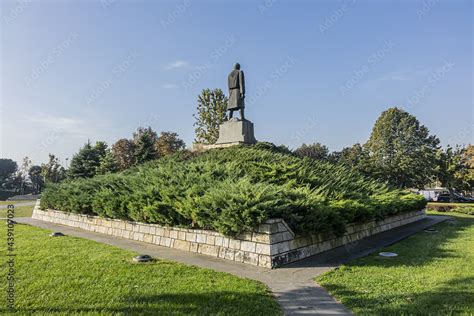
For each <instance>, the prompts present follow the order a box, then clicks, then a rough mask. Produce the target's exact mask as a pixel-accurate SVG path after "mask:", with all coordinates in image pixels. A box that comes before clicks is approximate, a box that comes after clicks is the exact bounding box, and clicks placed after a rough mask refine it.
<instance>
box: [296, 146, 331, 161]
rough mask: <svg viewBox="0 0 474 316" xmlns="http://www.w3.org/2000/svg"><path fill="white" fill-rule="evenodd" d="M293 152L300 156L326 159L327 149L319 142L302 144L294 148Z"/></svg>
mask: <svg viewBox="0 0 474 316" xmlns="http://www.w3.org/2000/svg"><path fill="white" fill-rule="evenodd" d="M295 154H297V155H298V156H300V157H309V158H313V159H317V160H327V159H328V155H329V149H328V148H327V147H326V146H325V145H322V144H321V143H314V144H310V145H306V144H303V145H301V146H300V147H299V148H297V149H296V150H295Z"/></svg>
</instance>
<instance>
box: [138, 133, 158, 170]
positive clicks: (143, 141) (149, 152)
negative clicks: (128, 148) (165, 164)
mask: <svg viewBox="0 0 474 316" xmlns="http://www.w3.org/2000/svg"><path fill="white" fill-rule="evenodd" d="M157 141H158V135H157V134H156V132H155V131H154V130H153V129H152V128H151V127H147V128H143V127H139V128H138V129H137V131H136V132H135V133H133V144H134V149H135V150H134V158H135V163H136V164H141V163H144V162H147V161H150V160H154V159H157V158H158V152H157V150H156V147H155V144H156V142H157Z"/></svg>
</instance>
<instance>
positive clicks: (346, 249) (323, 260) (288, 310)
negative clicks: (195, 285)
mask: <svg viewBox="0 0 474 316" xmlns="http://www.w3.org/2000/svg"><path fill="white" fill-rule="evenodd" d="M447 218H448V217H444V216H428V218H426V219H423V220H421V221H418V222H415V223H412V224H409V225H405V226H402V227H398V228H395V229H392V230H390V231H387V232H383V233H380V234H377V235H375V236H372V237H369V238H366V239H365V240H362V241H359V242H356V243H353V244H351V245H347V246H343V247H339V248H337V249H334V250H331V251H327V252H325V253H324V254H320V255H317V256H313V257H310V258H306V259H303V260H301V261H298V262H295V263H292V264H289V265H286V266H283V267H281V268H278V269H273V270H269V269H265V268H260V267H254V266H251V265H248V264H243V263H238V262H234V261H228V260H224V259H219V258H214V257H210V256H205V255H200V254H196V253H191V252H186V251H180V250H176V249H172V248H166V247H161V246H157V245H153V244H147V243H143V242H138V241H133V240H128V239H123V238H117V237H113V236H109V235H104V234H99V233H94V232H89V231H85V230H81V229H78V228H72V227H67V226H62V225H57V224H53V223H49V222H43V221H39V220H35V219H32V218H25V217H23V218H16V219H15V220H16V221H17V222H19V223H24V224H29V225H33V226H37V227H41V228H45V229H49V230H53V231H61V232H62V233H64V234H66V235H70V236H76V237H81V238H86V239H90V240H94V241H97V242H101V243H105V244H109V245H112V246H116V247H119V248H122V249H127V250H132V251H136V252H138V253H141V254H148V255H151V256H153V257H156V258H161V259H167V260H172V261H178V262H181V263H185V264H189V265H194V266H198V267H203V268H208V269H213V270H216V271H222V272H227V273H231V274H234V275H237V276H239V277H244V278H249V279H254V280H258V281H260V282H263V283H265V284H267V286H268V287H269V288H270V290H271V291H272V292H273V294H274V295H275V297H276V298H277V300H278V302H279V303H280V305H281V306H282V308H283V311H284V313H285V315H351V312H350V311H349V310H348V309H347V308H346V307H345V306H344V305H342V304H341V303H339V302H337V301H336V300H335V299H334V298H333V297H331V296H330V295H329V294H328V293H327V292H326V291H325V290H324V289H323V288H321V287H320V286H319V285H318V284H317V283H315V282H314V281H313V279H314V278H315V277H316V276H318V275H320V274H322V273H324V272H327V271H329V270H331V269H334V268H335V267H336V266H338V265H339V264H341V263H344V262H346V261H348V260H351V259H354V258H358V257H362V256H366V255H367V254H370V253H372V252H374V251H376V250H377V249H379V248H381V247H385V246H388V245H390V244H393V243H395V242H397V241H399V240H401V239H404V238H406V237H408V236H410V235H412V234H414V233H417V232H419V231H421V230H424V229H426V228H428V227H430V226H432V225H435V224H437V223H440V222H442V221H444V220H446V219H447Z"/></svg>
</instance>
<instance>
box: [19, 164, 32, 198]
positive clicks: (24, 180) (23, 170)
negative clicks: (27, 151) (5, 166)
mask: <svg viewBox="0 0 474 316" xmlns="http://www.w3.org/2000/svg"><path fill="white" fill-rule="evenodd" d="M30 168H31V159H30V158H28V157H25V158H23V161H22V162H21V166H20V170H18V175H19V176H20V179H21V184H20V194H25V190H26V188H27V186H28V181H29V174H28V172H29V171H30Z"/></svg>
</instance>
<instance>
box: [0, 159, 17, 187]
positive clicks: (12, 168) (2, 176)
mask: <svg viewBox="0 0 474 316" xmlns="http://www.w3.org/2000/svg"><path fill="white" fill-rule="evenodd" d="M17 169H18V165H17V164H16V162H15V161H13V160H11V159H0V187H5V185H6V184H7V182H8V180H10V179H11V178H12V177H13V176H14V175H15V173H16V171H17Z"/></svg>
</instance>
